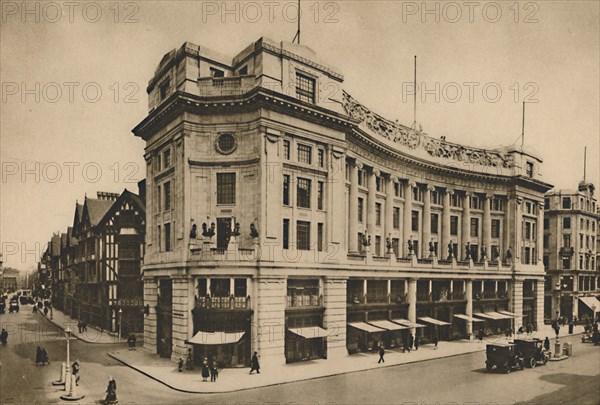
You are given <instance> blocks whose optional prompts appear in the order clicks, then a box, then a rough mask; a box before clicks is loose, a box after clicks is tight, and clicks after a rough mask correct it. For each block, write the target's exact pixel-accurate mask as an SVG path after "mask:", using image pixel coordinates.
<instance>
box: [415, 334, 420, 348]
mask: <svg viewBox="0 0 600 405" xmlns="http://www.w3.org/2000/svg"><path fill="white" fill-rule="evenodd" d="M419 343H420V342H419V335H416V334H415V351H417V350H419Z"/></svg>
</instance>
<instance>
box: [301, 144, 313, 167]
mask: <svg viewBox="0 0 600 405" xmlns="http://www.w3.org/2000/svg"><path fill="white" fill-rule="evenodd" d="M298 162H299V163H307V164H311V163H312V147H311V146H309V145H303V144H298Z"/></svg>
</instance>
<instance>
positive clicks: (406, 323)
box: [392, 318, 425, 328]
mask: <svg viewBox="0 0 600 405" xmlns="http://www.w3.org/2000/svg"><path fill="white" fill-rule="evenodd" d="M392 322H394V323H398V324H400V325H402V326H408V327H409V328H424V327H425V325H421V324H420V323H416V322H411V321H409V320H408V319H401V318H398V319H392Z"/></svg>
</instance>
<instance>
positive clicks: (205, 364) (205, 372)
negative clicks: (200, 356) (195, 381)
mask: <svg viewBox="0 0 600 405" xmlns="http://www.w3.org/2000/svg"><path fill="white" fill-rule="evenodd" d="M209 376H210V371H209V367H208V359H207V358H206V357H205V358H204V361H203V362H202V382H206V381H207V380H206V379H207V378H208V377H209Z"/></svg>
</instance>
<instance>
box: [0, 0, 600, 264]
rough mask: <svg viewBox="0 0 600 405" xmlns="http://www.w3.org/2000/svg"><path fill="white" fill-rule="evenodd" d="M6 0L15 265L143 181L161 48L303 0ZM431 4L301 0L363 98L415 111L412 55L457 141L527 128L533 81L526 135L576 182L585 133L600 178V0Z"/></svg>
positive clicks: (248, 28)
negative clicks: (146, 128)
mask: <svg viewBox="0 0 600 405" xmlns="http://www.w3.org/2000/svg"><path fill="white" fill-rule="evenodd" d="M1 3H2V20H1V21H0V42H1V43H0V53H1V57H0V63H1V64H0V73H1V81H2V100H1V104H0V108H1V117H0V129H1V140H0V150H1V152H0V158H1V161H2V179H1V183H0V187H1V189H0V202H1V209H0V240H1V242H2V250H3V252H4V258H3V260H4V262H5V265H7V266H12V267H17V268H20V269H27V268H30V267H32V266H34V265H35V264H36V262H37V260H38V259H39V256H38V255H37V254H34V252H36V251H37V252H40V251H42V250H43V249H44V247H45V244H46V242H47V241H48V239H49V238H50V236H51V235H52V232H58V231H61V232H65V230H66V228H67V226H69V225H71V224H72V221H73V214H74V204H75V201H76V200H79V201H80V202H81V201H82V200H83V198H84V195H85V194H86V193H87V195H88V196H94V197H95V193H96V191H97V190H102V191H113V192H121V191H122V190H123V189H124V188H128V189H130V190H132V191H137V185H136V182H137V181H138V180H140V179H142V178H143V177H144V176H145V167H144V160H143V148H144V143H143V142H142V141H140V140H139V139H137V138H135V137H134V136H133V135H132V134H131V129H132V128H133V127H134V126H135V125H136V124H137V123H139V122H140V121H141V120H142V119H143V118H144V117H145V116H146V113H147V98H146V92H145V90H146V85H147V83H148V80H149V79H150V78H151V76H152V74H153V72H154V69H155V68H156V66H157V64H158V63H159V61H160V59H161V58H162V56H163V55H164V54H165V53H167V52H168V51H170V50H171V49H174V48H179V47H180V46H181V45H182V44H183V42H185V41H190V42H193V43H196V44H199V45H203V46H206V47H209V48H212V49H214V50H217V51H219V52H221V53H224V54H229V55H231V56H233V55H235V54H237V53H238V52H239V51H241V50H242V49H244V48H245V47H246V46H247V45H249V44H250V43H251V42H253V41H255V40H257V39H258V38H260V37H261V36H267V37H270V38H272V39H274V40H276V41H280V40H286V41H291V40H292V38H293V37H294V34H295V32H296V21H295V10H296V9H295V4H296V1H295V0H294V1H290V2H287V1H275V2H271V3H269V2H262V1H258V2H252V3H247V2H233V1H231V2H227V3H223V2H221V1H218V2H211V1H205V2H202V1H197V2H186V1H176V2H167V1H154V2H153V1H143V2H135V1H131V2H121V3H115V2H112V1H110V2H91V3H85V2H72V3H71V4H72V5H69V4H70V3H69V2H60V1H59V2H54V3H37V2H30V3H28V4H27V9H24V7H23V3H21V2H11V1H2V2H1ZM423 4H424V3H422V2H406V1H405V2H401V1H397V2H395V1H381V2H379V1H339V2H334V1H332V2H316V1H310V0H303V1H302V8H303V18H302V34H301V42H302V44H304V45H307V46H309V47H311V48H312V49H314V50H315V51H316V52H317V54H318V55H319V57H320V58H321V59H322V60H324V61H325V62H327V63H328V64H331V65H333V66H337V67H338V68H339V69H340V70H341V73H342V74H344V76H345V82H344V89H345V90H346V91H348V92H349V93H350V94H352V95H353V96H354V97H355V98H357V99H358V100H360V101H361V102H362V103H363V104H365V105H367V106H368V107H369V108H371V109H372V110H374V111H376V112H378V113H380V114H381V115H384V116H386V117H388V118H391V119H399V120H400V122H402V123H405V124H408V125H410V124H411V123H412V121H413V106H412V99H411V98H410V97H409V96H407V95H404V94H403V83H410V82H412V80H413V56H414V55H418V79H417V82H418V83H419V84H420V83H424V84H425V86H426V88H427V89H428V90H429V93H427V94H426V96H423V95H422V97H425V100H424V101H425V102H422V101H420V102H419V104H418V121H419V122H420V123H421V125H422V126H423V129H424V130H425V131H426V132H427V133H429V134H430V135H433V136H442V135H443V136H446V138H447V139H448V140H450V141H452V142H457V143H463V144H467V145H472V146H480V147H496V146H498V145H510V144H512V143H513V142H515V141H517V142H520V140H519V136H520V134H521V108H522V104H521V103H522V102H523V100H524V98H526V97H527V100H526V101H528V102H529V104H527V107H526V108H527V112H526V125H525V143H526V144H528V145H532V146H533V147H534V148H535V149H536V150H537V151H538V152H539V154H540V155H541V157H542V158H543V159H544V169H543V175H544V180H545V181H547V182H549V183H551V184H554V185H555V186H556V187H557V188H570V189H573V188H576V186H577V183H578V182H579V181H580V180H582V178H583V150H584V147H585V146H587V148H588V151H587V156H588V159H587V160H588V165H587V168H588V170H587V177H588V180H589V181H592V182H594V183H595V184H596V185H597V186H599V185H600V184H599V183H600V182H599V173H600V166H599V160H600V159H599V152H600V141H599V138H600V135H599V134H600V127H599V115H600V103H599V87H600V83H599V77H600V72H599V66H600V60H599V58H600V52H599V48H600V43H599V37H600V35H599V34H600V32H599V24H598V21H599V20H600V16H599V9H598V2H596V1H582V2H574V1H568V2H567V1H565V2H560V1H554V2H545V1H544V2H522V3H515V2H513V1H509V2H497V3H493V2H473V3H471V4H472V6H468V4H469V3H468V2H467V5H465V3H464V2H454V3H443V2H441V3H438V2H428V3H427V8H428V9H429V11H431V12H430V13H427V12H426V10H424V9H423V7H424V6H423ZM515 4H516V5H515ZM470 7H471V8H470ZM59 12H60V13H62V14H59ZM436 20H437V22H436ZM471 89H472V92H471V91H470V90H471ZM484 89H485V91H484ZM459 91H460V93H462V94H459ZM498 91H501V93H498ZM403 99H404V100H403ZM25 169H27V170H29V172H25V171H24V170H25ZM100 171H101V172H100ZM27 173H28V174H27ZM36 176H38V177H37V178H36Z"/></svg>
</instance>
